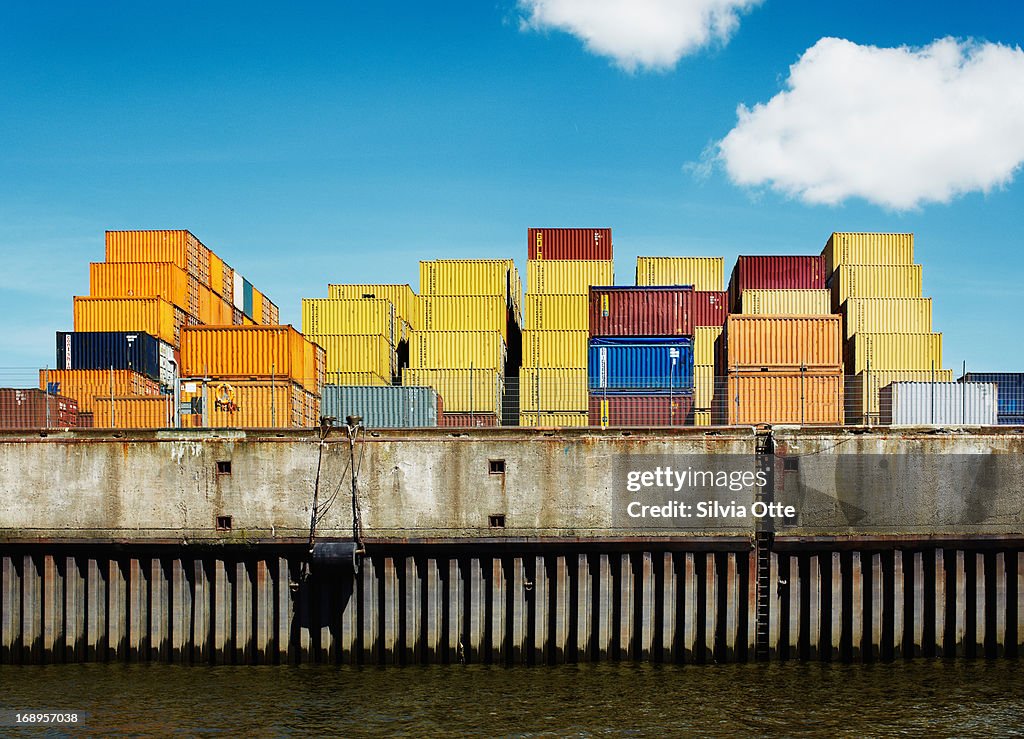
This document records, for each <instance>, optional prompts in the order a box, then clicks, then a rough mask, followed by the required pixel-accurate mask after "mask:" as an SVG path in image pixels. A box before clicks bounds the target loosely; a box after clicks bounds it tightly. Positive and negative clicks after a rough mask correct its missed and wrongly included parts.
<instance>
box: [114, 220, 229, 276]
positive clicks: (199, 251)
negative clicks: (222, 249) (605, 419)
mask: <svg viewBox="0 0 1024 739" xmlns="http://www.w3.org/2000/svg"><path fill="white" fill-rule="evenodd" d="M106 242H107V244H106V247H107V248H106V255H107V260H106V261H108V262H174V263H175V264H176V265H178V266H179V267H181V268H182V269H183V270H185V271H186V272H188V273H189V274H190V275H192V276H193V277H197V278H198V279H199V281H200V282H202V283H204V284H206V285H209V284H210V250H209V249H208V248H207V247H206V246H204V245H203V243H202V242H201V241H200V240H199V239H197V238H196V237H195V236H193V235H192V234H191V233H189V232H188V231H184V230H177V231H107V234H106Z"/></svg>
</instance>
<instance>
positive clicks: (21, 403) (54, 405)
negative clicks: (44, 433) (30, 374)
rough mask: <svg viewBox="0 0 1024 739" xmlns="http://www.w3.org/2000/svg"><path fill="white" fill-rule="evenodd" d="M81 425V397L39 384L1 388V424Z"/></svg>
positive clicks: (37, 426)
mask: <svg viewBox="0 0 1024 739" xmlns="http://www.w3.org/2000/svg"><path fill="white" fill-rule="evenodd" d="M77 425H78V401H76V400H75V399H73V398H65V397H64V396H63V395H49V394H47V393H46V392H44V391H42V390H37V389H35V388H29V389H24V390H22V389H19V388H0V428H4V429H44V428H70V427H73V426H77Z"/></svg>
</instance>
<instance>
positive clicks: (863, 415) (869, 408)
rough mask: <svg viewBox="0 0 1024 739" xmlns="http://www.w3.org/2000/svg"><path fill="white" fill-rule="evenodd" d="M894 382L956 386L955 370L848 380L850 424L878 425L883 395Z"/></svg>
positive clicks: (889, 373) (860, 374) (860, 376)
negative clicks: (881, 396)
mask: <svg viewBox="0 0 1024 739" xmlns="http://www.w3.org/2000/svg"><path fill="white" fill-rule="evenodd" d="M893 382H953V370H948V369H937V370H935V372H934V373H933V372H931V371H930V370H877V371H876V370H872V371H870V372H867V371H865V372H858V373H857V374H856V375H849V376H847V378H846V422H847V423H849V424H857V425H863V424H877V423H879V421H880V420H881V418H880V415H879V391H880V390H881V389H882V388H883V387H885V386H886V385H888V384H890V383H893Z"/></svg>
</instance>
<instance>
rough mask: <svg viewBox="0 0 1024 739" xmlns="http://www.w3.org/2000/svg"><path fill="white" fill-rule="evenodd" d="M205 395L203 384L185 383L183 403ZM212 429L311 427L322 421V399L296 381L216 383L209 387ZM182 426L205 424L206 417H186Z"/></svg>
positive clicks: (209, 414)
mask: <svg viewBox="0 0 1024 739" xmlns="http://www.w3.org/2000/svg"><path fill="white" fill-rule="evenodd" d="M202 396H203V385H202V383H200V382H192V381H188V382H183V383H182V384H181V401H182V403H183V404H189V403H190V402H191V401H192V399H193V398H201V397H202ZM206 403H207V414H206V415H207V418H208V422H209V423H208V426H209V427H210V428H308V427H312V426H314V425H316V424H317V423H318V422H319V410H320V398H319V395H316V396H314V394H312V393H308V392H306V391H305V390H304V389H303V388H302V386H300V385H298V384H296V383H294V382H287V381H281V382H271V381H270V380H261V381H256V382H248V381H237V382H230V381H226V380H223V381H219V382H217V381H215V382H210V383H207V385H206ZM181 425H182V426H186V427H191V426H195V427H199V426H202V425H203V416H202V414H189V413H186V414H183V415H182V417H181Z"/></svg>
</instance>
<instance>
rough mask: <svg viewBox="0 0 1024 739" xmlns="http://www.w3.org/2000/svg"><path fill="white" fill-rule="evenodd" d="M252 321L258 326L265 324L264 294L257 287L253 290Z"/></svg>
mask: <svg viewBox="0 0 1024 739" xmlns="http://www.w3.org/2000/svg"><path fill="white" fill-rule="evenodd" d="M252 320H253V323H255V324H256V325H257V326H261V325H264V323H263V293H261V292H260V291H259V290H257V289H256V288H255V287H254V288H253V289H252Z"/></svg>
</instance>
